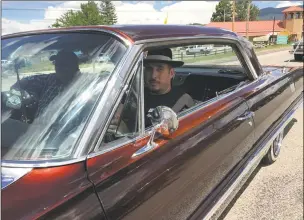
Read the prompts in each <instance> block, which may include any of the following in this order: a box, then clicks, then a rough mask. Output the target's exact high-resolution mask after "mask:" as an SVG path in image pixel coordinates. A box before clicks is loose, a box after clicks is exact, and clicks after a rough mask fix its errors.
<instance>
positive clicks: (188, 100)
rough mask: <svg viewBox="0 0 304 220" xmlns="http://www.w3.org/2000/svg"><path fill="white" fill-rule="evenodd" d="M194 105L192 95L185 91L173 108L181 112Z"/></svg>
mask: <svg viewBox="0 0 304 220" xmlns="http://www.w3.org/2000/svg"><path fill="white" fill-rule="evenodd" d="M194 105H195V102H194V100H193V99H192V97H191V96H190V95H189V94H187V93H185V94H183V95H182V96H181V97H180V98H179V99H178V100H177V102H176V103H175V105H174V106H173V107H172V110H173V111H175V112H176V113H179V112H181V111H183V110H184V109H188V108H191V107H192V106H194Z"/></svg>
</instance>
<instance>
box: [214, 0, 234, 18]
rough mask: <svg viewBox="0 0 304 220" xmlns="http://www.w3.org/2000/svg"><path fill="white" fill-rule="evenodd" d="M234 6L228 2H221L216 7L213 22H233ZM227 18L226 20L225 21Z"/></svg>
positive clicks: (226, 0)
mask: <svg viewBox="0 0 304 220" xmlns="http://www.w3.org/2000/svg"><path fill="white" fill-rule="evenodd" d="M231 15H232V4H231V3H230V1H228V0H221V1H220V2H219V3H218V4H217V5H216V7H215V12H213V14H212V17H211V21H213V22H222V21H231V20H232V16H231ZM224 16H225V19H224Z"/></svg>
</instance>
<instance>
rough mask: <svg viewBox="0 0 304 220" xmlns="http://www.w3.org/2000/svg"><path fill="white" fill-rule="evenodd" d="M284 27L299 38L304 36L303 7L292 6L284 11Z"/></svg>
mask: <svg viewBox="0 0 304 220" xmlns="http://www.w3.org/2000/svg"><path fill="white" fill-rule="evenodd" d="M282 12H283V13H284V20H283V24H284V28H285V29H286V30H288V31H289V32H290V34H291V35H293V36H294V37H295V38H297V39H301V38H302V37H303V8H301V7H298V6H292V7H289V8H287V9H285V10H284V11H282Z"/></svg>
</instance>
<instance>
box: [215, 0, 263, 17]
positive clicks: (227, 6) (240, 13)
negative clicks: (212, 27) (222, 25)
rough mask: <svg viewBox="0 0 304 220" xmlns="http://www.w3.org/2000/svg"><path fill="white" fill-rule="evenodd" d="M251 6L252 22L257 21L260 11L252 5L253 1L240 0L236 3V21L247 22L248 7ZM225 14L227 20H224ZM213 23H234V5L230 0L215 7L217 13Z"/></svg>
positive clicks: (224, 0) (222, 0) (223, 1)
mask: <svg viewBox="0 0 304 220" xmlns="http://www.w3.org/2000/svg"><path fill="white" fill-rule="evenodd" d="M248 4H250V18H249V19H250V21H256V20H257V18H258V16H259V13H260V10H259V8H258V7H257V6H256V5H254V4H252V1H251V0H238V1H236V3H235V20H236V21H246V20H247V6H248ZM224 14H225V20H224ZM211 21H213V22H223V21H232V3H231V1H228V0H221V1H220V2H219V4H217V5H216V7H215V12H214V13H213V14H212V17H211Z"/></svg>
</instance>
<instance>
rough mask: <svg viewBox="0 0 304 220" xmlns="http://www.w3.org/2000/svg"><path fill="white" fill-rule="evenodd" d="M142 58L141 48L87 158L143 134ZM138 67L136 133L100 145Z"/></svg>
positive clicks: (126, 142)
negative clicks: (138, 92) (105, 145)
mask: <svg viewBox="0 0 304 220" xmlns="http://www.w3.org/2000/svg"><path fill="white" fill-rule="evenodd" d="M143 58H144V51H142V50H141V51H140V55H139V57H138V58H137V59H135V64H134V65H133V66H132V68H131V70H130V71H129V72H128V73H127V74H126V78H127V79H126V83H125V85H124V87H123V89H122V90H121V91H120V92H119V96H118V98H117V99H116V101H115V103H114V104H113V106H112V108H113V109H114V110H113V111H112V113H111V114H110V116H109V117H108V118H107V122H106V124H105V126H104V127H103V129H102V133H101V135H100V136H99V138H98V140H97V143H96V144H95V146H94V148H93V150H92V151H90V152H89V158H92V157H95V156H97V155H100V154H102V153H104V152H108V151H111V150H113V149H116V148H119V147H122V146H124V145H126V144H129V143H132V142H134V141H136V140H137V139H138V138H140V137H141V136H143V135H144V133H145V130H144V129H145V128H144V124H145V121H144V120H145V117H144V105H143V102H144V97H143V94H144V93H143V91H144V76H143ZM138 69H140V71H141V74H140V76H139V80H140V94H139V100H138V101H139V102H138V105H139V114H138V116H137V117H138V124H139V126H138V134H137V135H135V136H134V137H132V138H128V139H127V138H125V137H123V138H121V139H118V140H116V141H112V142H109V143H107V145H108V146H107V147H100V146H101V144H102V142H103V139H104V136H105V132H106V131H107V129H108V127H109V125H110V122H111V121H112V119H113V117H114V114H115V113H116V111H117V109H118V106H119V103H120V102H121V100H122V98H123V95H124V94H125V92H126V91H127V90H128V89H129V88H130V86H132V79H134V77H136V74H137V73H138Z"/></svg>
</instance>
